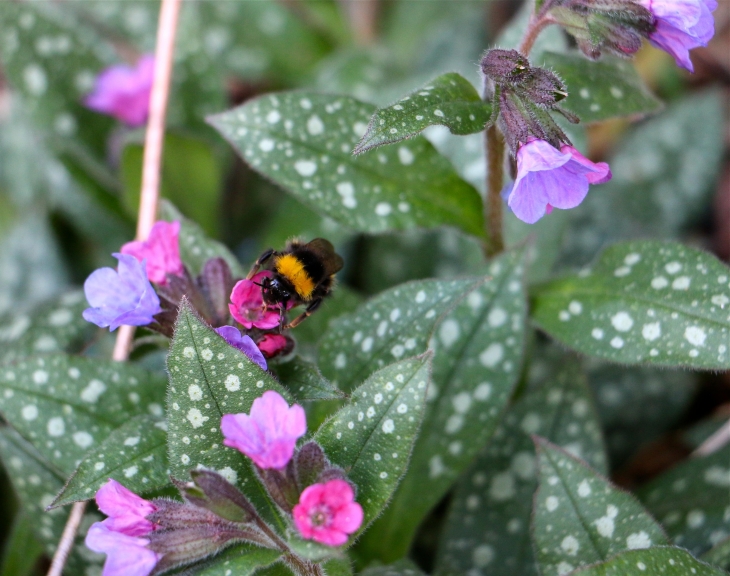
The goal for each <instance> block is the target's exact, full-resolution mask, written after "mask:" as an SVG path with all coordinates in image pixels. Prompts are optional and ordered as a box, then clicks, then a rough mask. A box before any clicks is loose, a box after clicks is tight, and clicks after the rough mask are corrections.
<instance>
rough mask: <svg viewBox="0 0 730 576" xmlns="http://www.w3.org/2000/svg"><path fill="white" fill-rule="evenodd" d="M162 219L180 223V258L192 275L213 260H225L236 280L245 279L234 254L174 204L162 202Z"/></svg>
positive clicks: (166, 201)
mask: <svg viewBox="0 0 730 576" xmlns="http://www.w3.org/2000/svg"><path fill="white" fill-rule="evenodd" d="M160 219H161V220H166V221H167V222H172V221H174V220H179V221H180V258H181V260H182V261H183V263H184V264H185V265H186V266H187V267H188V269H189V270H190V272H191V274H193V275H197V274H199V273H200V271H201V270H202V269H203V265H204V264H205V263H206V262H207V261H208V260H210V259H211V258H223V259H224V260H225V261H226V262H227V263H228V266H230V268H231V272H233V277H234V278H243V277H244V276H245V275H246V273H245V272H244V271H243V268H242V267H241V263H240V262H239V261H238V259H237V258H236V257H235V256H234V255H233V253H232V252H231V251H230V250H229V249H228V248H227V247H226V246H225V245H224V244H222V243H221V242H218V241H217V240H213V239H211V238H209V237H208V236H207V235H206V234H205V232H203V229H202V228H201V227H200V226H198V225H197V224H196V223H195V222H193V221H192V220H188V219H187V218H185V216H183V215H182V212H180V211H179V210H178V209H177V208H176V207H175V206H174V204H172V202H169V201H168V200H162V202H161V203H160Z"/></svg>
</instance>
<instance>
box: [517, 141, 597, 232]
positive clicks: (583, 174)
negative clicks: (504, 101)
mask: <svg viewBox="0 0 730 576" xmlns="http://www.w3.org/2000/svg"><path fill="white" fill-rule="evenodd" d="M610 179H611V170H610V169H609V167H608V164H606V163H605V162H598V163H594V162H591V161H590V160H588V158H586V157H585V156H583V155H582V154H581V153H580V152H578V151H577V150H576V149H575V148H573V147H572V146H569V145H567V144H563V145H562V146H561V147H560V150H557V149H555V148H553V146H551V145H550V144H548V143H547V142H545V141H544V140H531V141H529V142H528V143H527V144H523V145H522V146H521V147H520V149H519V150H518V151H517V178H516V179H515V182H514V185H513V187H512V191H511V192H510V194H509V197H508V198H507V203H508V204H509V206H510V208H511V209H512V211H513V212H514V213H515V216H517V217H518V218H519V219H520V220H522V221H524V222H527V223H528V224H534V223H535V222H537V221H538V220H539V219H540V218H542V217H543V216H544V215H545V214H546V213H548V212H549V211H550V210H552V207H555V208H561V209H563V210H567V209H568V208H575V207H576V206H578V204H580V203H581V202H582V201H583V199H584V198H585V197H586V194H588V185H589V184H602V183H603V182H608V181H609V180H610Z"/></svg>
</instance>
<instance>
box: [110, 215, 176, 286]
mask: <svg viewBox="0 0 730 576" xmlns="http://www.w3.org/2000/svg"><path fill="white" fill-rule="evenodd" d="M179 235H180V222H163V221H159V222H155V225H154V226H153V227H152V230H151V231H150V235H149V238H147V240H145V241H144V242H139V241H134V242H127V243H126V244H125V245H124V246H122V249H121V252H122V254H131V255H132V256H134V257H135V258H136V259H137V260H139V261H140V262H142V261H143V260H146V261H147V277H148V278H149V279H150V281H151V282H154V283H155V284H160V285H161V286H164V285H165V284H166V283H167V275H168V274H172V275H174V276H181V275H182V273H183V263H182V260H180V243H179V240H178V237H179Z"/></svg>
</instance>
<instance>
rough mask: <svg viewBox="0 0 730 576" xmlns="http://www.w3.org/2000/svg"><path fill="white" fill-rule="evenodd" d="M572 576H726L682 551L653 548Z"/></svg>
mask: <svg viewBox="0 0 730 576" xmlns="http://www.w3.org/2000/svg"><path fill="white" fill-rule="evenodd" d="M571 574H574V575H575V576H645V575H647V574H661V575H662V576H687V575H688V574H692V576H727V572H724V571H722V570H718V569H717V568H713V567H712V566H710V565H708V564H705V563H704V562H700V561H699V560H697V559H696V558H694V557H693V556H692V555H691V554H690V553H689V552H687V551H686V550H682V549H681V548H673V547H670V546H656V547H654V548H651V549H649V550H631V551H630V552H624V553H623V554H619V555H618V556H616V557H614V558H611V559H610V560H609V561H608V562H603V563H601V564H597V565H595V566H590V567H588V568H583V569H582V570H576V571H575V572H571Z"/></svg>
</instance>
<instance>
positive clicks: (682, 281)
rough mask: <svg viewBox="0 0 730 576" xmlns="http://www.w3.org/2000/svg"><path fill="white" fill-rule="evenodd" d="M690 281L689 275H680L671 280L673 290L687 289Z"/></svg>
mask: <svg viewBox="0 0 730 576" xmlns="http://www.w3.org/2000/svg"><path fill="white" fill-rule="evenodd" d="M690 282H691V280H690V278H689V276H680V277H679V278H675V279H674V282H672V288H673V289H674V290H687V289H688V288H689V285H690Z"/></svg>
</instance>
